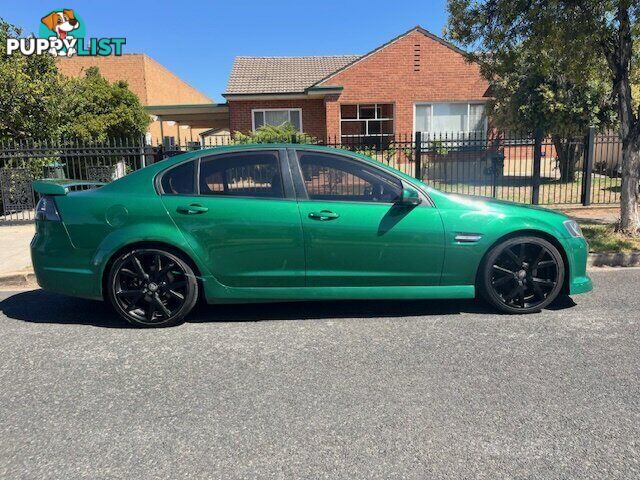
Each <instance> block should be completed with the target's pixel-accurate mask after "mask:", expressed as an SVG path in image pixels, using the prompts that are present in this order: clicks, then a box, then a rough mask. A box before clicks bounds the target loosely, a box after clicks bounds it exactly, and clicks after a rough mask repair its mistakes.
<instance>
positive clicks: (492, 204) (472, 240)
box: [31, 144, 592, 327]
mask: <svg viewBox="0 0 640 480" xmlns="http://www.w3.org/2000/svg"><path fill="white" fill-rule="evenodd" d="M80 187H82V188H84V187H86V185H85V184H84V183H82V182H75V181H73V180H66V181H60V180H43V181H36V182H34V188H35V190H36V191H37V192H38V193H39V194H40V201H39V203H38V206H37V212H36V218H37V219H36V234H35V237H34V238H33V241H32V243H31V255H32V260H33V266H34V269H35V272H36V276H37V279H38V283H39V284H40V286H41V287H42V288H44V289H46V290H51V291H54V292H60V293H63V294H67V295H73V296H78V297H85V298H92V299H105V300H106V299H108V300H109V301H110V302H111V304H112V305H113V307H114V309H115V310H116V311H117V312H118V313H119V314H120V315H121V316H122V317H123V318H125V319H126V320H127V321H129V322H131V323H133V324H134V325H137V326H141V327H164V326H170V325H176V324H178V323H180V322H182V321H183V320H184V318H185V316H186V315H187V314H188V313H189V311H190V310H191V309H192V308H193V306H194V305H195V304H196V302H197V301H198V299H199V298H204V299H205V300H206V301H207V302H208V303H246V302H267V301H296V300H341V299H363V300H364V299H434V298H444V299H457V298H474V297H476V295H478V294H479V295H480V296H481V297H483V298H484V299H485V300H486V301H487V302H489V303H490V304H491V305H493V306H494V307H495V308H497V309H498V310H501V311H503V312H508V313H529V312H534V311H539V310H541V309H542V308H544V307H546V306H547V305H549V303H551V302H552V301H553V300H554V299H555V298H556V297H557V296H558V295H561V294H564V295H567V294H578V293H583V292H588V291H590V290H591V288H592V285H591V280H590V279H589V277H588V276H587V274H586V261H587V252H588V248H587V242H586V241H585V239H584V238H583V236H582V233H581V231H580V228H579V227H578V225H577V224H576V223H575V222H574V221H573V220H571V219H569V218H568V217H566V216H565V215H563V214H561V213H558V212H554V211H550V210H545V209H542V208H536V207H530V206H524V205H516V204H513V203H509V202H503V201H496V200H491V199H481V198H473V197H467V196H458V195H451V194H445V193H442V192H439V191H437V190H435V189H433V188H430V187H429V186H427V185H425V184H423V183H421V182H419V181H418V180H416V179H415V178H412V177H410V176H408V175H405V174H403V173H401V172H399V171H397V170H394V169H392V168H389V167H387V166H385V165H382V164H381V163H379V162H376V161H374V160H371V159H370V158H368V157H366V156H363V155H360V154H357V153H352V152H348V151H344V150H338V149H333V148H328V147H321V146H313V145H286V144H282V145H279V144H278V145H266V144H265V145H243V146H230V147H220V148H213V149H207V150H199V151H195V152H190V153H185V154H182V155H179V156H175V157H173V158H171V159H169V160H165V161H162V162H159V163H156V164H154V165H151V166H149V167H146V168H144V169H142V170H138V171H136V172H134V173H131V174H129V175H127V176H125V177H124V178H121V179H119V180H117V181H115V182H113V183H110V184H107V185H104V186H100V187H99V188H93V189H84V190H80V189H79V188H80Z"/></svg>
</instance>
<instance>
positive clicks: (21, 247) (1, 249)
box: [0, 223, 35, 276]
mask: <svg viewBox="0 0 640 480" xmlns="http://www.w3.org/2000/svg"><path fill="white" fill-rule="evenodd" d="M34 232H35V228H34V225H33V223H28V224H24V225H11V224H10V225H2V226H0V276H4V275H8V274H13V273H18V272H26V271H30V270H31V255H30V253H29V243H30V242H31V239H32V238H33V234H34Z"/></svg>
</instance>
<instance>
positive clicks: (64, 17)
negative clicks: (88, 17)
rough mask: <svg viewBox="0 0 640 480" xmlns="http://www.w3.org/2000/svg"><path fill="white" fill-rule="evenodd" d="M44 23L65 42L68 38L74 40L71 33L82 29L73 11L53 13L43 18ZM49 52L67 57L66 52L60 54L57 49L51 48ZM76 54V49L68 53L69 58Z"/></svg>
mask: <svg viewBox="0 0 640 480" xmlns="http://www.w3.org/2000/svg"><path fill="white" fill-rule="evenodd" d="M41 21H42V23H44V24H45V25H46V26H47V28H48V29H49V30H51V31H53V32H56V36H57V38H58V39H60V40H62V41H64V40H65V39H66V38H74V37H73V36H71V35H69V32H72V31H74V30H75V29H76V28H79V27H80V22H79V21H78V20H77V19H76V17H75V14H74V13H73V10H62V11H60V12H51V13H50V14H49V15H47V16H45V17H42V20H41ZM49 52H50V53H51V54H52V55H54V56H55V55H65V52H64V51H61V52H59V51H58V50H57V49H55V48H51V50H49ZM75 53H76V49H75V48H69V49H68V50H67V52H66V55H67V56H68V57H71V56H73V55H74V54H75Z"/></svg>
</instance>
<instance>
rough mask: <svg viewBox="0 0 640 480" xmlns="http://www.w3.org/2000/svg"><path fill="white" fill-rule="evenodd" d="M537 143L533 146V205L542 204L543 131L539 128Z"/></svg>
mask: <svg viewBox="0 0 640 480" xmlns="http://www.w3.org/2000/svg"><path fill="white" fill-rule="evenodd" d="M534 140H535V142H534V145H533V185H532V187H533V188H532V189H531V203H532V204H533V205H538V204H539V203H540V164H541V159H542V130H540V129H539V128H537V129H536V132H535V138H534Z"/></svg>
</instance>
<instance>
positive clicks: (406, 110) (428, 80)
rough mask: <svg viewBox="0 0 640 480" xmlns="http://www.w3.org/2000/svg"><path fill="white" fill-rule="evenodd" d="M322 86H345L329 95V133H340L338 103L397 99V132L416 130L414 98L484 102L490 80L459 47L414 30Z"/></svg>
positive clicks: (425, 100)
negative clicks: (335, 94)
mask: <svg viewBox="0 0 640 480" xmlns="http://www.w3.org/2000/svg"><path fill="white" fill-rule="evenodd" d="M323 85H341V86H343V87H344V90H343V91H342V93H341V94H340V95H339V96H333V97H331V98H327V99H326V119H327V133H328V134H329V135H330V136H333V135H339V134H340V121H339V119H340V104H342V103H374V102H376V103H393V104H394V105H395V125H394V128H395V132H396V133H401V134H404V133H411V132H412V131H413V105H414V103H416V102H435V101H438V102H447V101H462V100H464V101H467V100H468V101H484V100H486V99H487V97H488V88H489V85H488V83H487V82H486V81H485V80H484V79H483V78H482V76H481V75H480V69H479V67H478V66H477V65H476V64H472V63H469V62H467V61H466V60H465V58H464V57H463V56H462V55H461V54H460V53H458V52H456V51H455V50H453V49H451V48H449V47H447V46H445V45H443V44H442V43H440V42H438V41H436V40H434V39H432V38H430V37H428V36H426V35H424V34H422V33H420V32H419V31H413V32H410V33H409V34H407V35H405V36H404V37H402V38H400V39H398V40H396V41H395V42H393V43H391V44H389V45H387V46H386V47H384V48H382V49H380V50H378V51H377V52H375V53H374V54H372V55H370V56H369V57H367V58H365V59H363V60H360V61H359V62H357V63H355V64H354V65H352V66H351V67H349V68H347V69H345V70H344V71H342V72H339V73H337V74H336V75H335V76H333V77H331V78H330V79H328V80H327V81H325V82H324V83H323Z"/></svg>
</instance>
